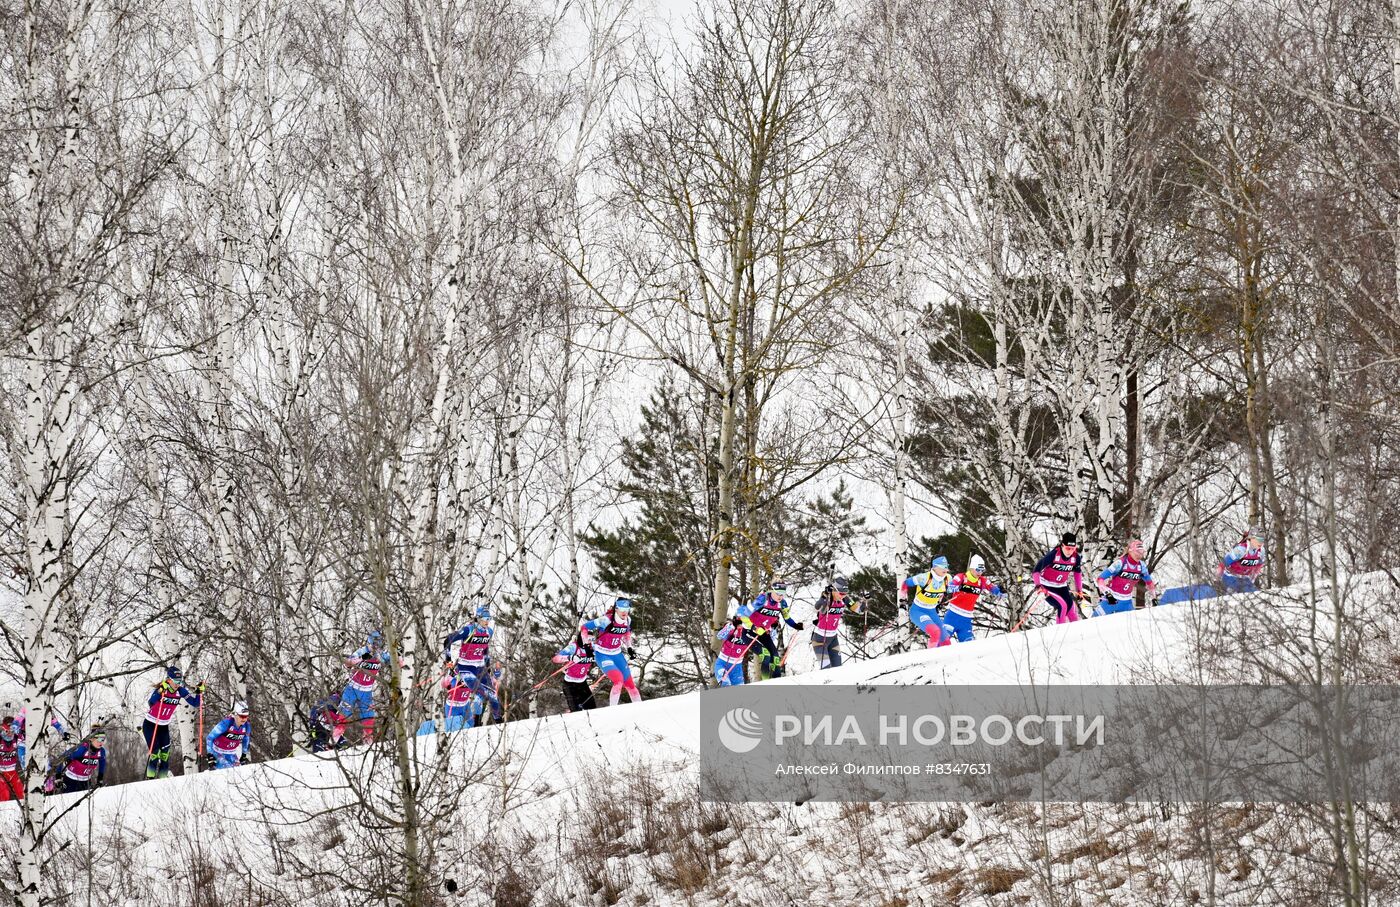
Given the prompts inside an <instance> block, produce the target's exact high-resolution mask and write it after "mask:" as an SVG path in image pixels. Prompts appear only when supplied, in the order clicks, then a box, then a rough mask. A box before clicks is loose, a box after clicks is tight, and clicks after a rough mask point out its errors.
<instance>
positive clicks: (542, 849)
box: [64, 578, 1382, 907]
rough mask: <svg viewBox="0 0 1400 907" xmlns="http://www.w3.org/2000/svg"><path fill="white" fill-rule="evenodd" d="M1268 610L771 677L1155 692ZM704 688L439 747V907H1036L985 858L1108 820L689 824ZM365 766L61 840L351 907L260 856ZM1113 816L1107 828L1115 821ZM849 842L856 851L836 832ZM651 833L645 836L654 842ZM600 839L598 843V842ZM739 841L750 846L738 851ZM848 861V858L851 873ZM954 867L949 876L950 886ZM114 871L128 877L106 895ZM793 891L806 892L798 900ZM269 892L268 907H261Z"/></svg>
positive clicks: (124, 808)
mask: <svg viewBox="0 0 1400 907" xmlns="http://www.w3.org/2000/svg"><path fill="white" fill-rule="evenodd" d="M1375 581H1377V582H1380V581H1382V580H1381V578H1377V579H1376V580H1375ZM1284 600H1285V599H1284V598H1280V597H1278V595H1277V594H1274V595H1272V596H1271V595H1270V594H1265V593H1260V594H1256V595H1249V596H1234V597H1231V598H1226V599H1217V600H1213V601H1211V602H1208V603H1203V604H1201V605H1199V606H1197V607H1194V608H1191V607H1171V608H1157V609H1151V610H1146V611H1139V612H1136V613H1132V614H1124V615H1116V616H1112V617H1106V618H1098V619H1093V620H1087V621H1082V622H1079V623H1076V624H1068V625H1064V626H1051V627H1046V628H1042V629H1037V630H1031V631H1025V632H1020V633H1016V634H1011V635H1002V636H996V637H991V638H986V639H979V640H977V641H975V642H971V643H964V644H958V645H954V646H950V647H946V648H942V649H937V650H932V651H917V652H909V653H905V654H899V655H891V656H886V657H882V658H877V659H872V660H870V661H865V662H856V663H852V664H848V665H846V666H843V667H841V668H838V669H832V670H827V671H821V672H809V673H804V674H799V675H797V676H793V677H789V678H784V679H781V680H775V681H769V682H768V683H770V684H772V685H774V686H775V687H782V686H792V685H808V684H854V683H870V684H903V685H918V684H1009V683H1021V684H1045V683H1051V684H1057V683H1058V684H1065V683H1072V684H1101V683H1133V682H1145V681H1149V680H1151V681H1160V680H1164V679H1167V678H1168V676H1169V675H1170V673H1171V670H1172V669H1173V668H1176V667H1181V666H1184V665H1186V663H1187V662H1188V661H1190V659H1189V657H1188V653H1189V652H1191V651H1193V647H1194V646H1195V644H1196V642H1197V641H1199V640H1200V639H1201V638H1202V637H1203V636H1205V635H1209V634H1214V633H1218V628H1219V627H1220V626H1221V625H1222V624H1229V623H1233V622H1234V621H1235V620H1236V619H1237V618H1243V617H1244V616H1246V615H1251V614H1255V613H1257V612H1259V611H1260V610H1263V609H1270V608H1272V609H1277V608H1278V607H1279V606H1280V603H1281V602H1283V601H1284ZM1288 600H1289V601H1293V600H1294V599H1288ZM1176 679H1182V675H1180V674H1177V675H1176ZM705 695H714V694H713V693H709V692H697V693H692V694H687V695H683V696H675V697H670V698H665V699H658V700H651V701H646V702H642V703H638V704H628V705H624V706H622V707H619V708H602V709H599V710H597V711H593V712H588V713H582V714H576V715H567V716H553V717H549V718H544V719H539V720H535V721H517V722H513V723H511V724H509V725H506V726H503V727H502V726H493V727H487V728H482V729H477V730H472V731H467V732H463V733H461V734H457V735H453V737H454V738H456V739H454V740H453V742H452V745H453V747H454V748H455V749H456V751H455V752H454V754H453V758H454V759H455V760H457V763H456V764H457V765H458V766H460V772H461V773H462V774H465V773H466V772H468V768H467V766H476V767H478V771H477V773H476V774H475V775H474V776H473V777H474V780H473V781H472V782H471V783H470V784H468V785H467V786H466V787H465V789H464V794H465V803H467V804H470V805H466V806H464V807H463V810H462V813H463V820H464V821H463V824H462V826H461V828H460V830H459V831H458V832H456V833H455V834H456V835H460V836H461V837H460V840H453V841H451V842H448V843H450V844H451V847H452V848H454V849H453V852H454V853H456V854H458V856H457V857H456V858H455V859H454V861H453V862H454V865H455V869H454V870H453V871H450V872H449V873H448V877H450V878H452V879H453V887H455V888H456V889H457V890H456V891H455V893H454V894H452V895H451V896H449V897H448V899H447V900H446V901H445V903H454V904H455V903H462V904H476V903H482V904H486V903H496V904H511V903H519V904H525V903H531V904H553V903H559V904H563V903H576V904H589V903H627V904H709V903H715V904H718V903H724V902H726V901H727V900H731V899H732V898H733V897H734V896H739V897H750V896H759V897H762V898H764V899H765V900H766V901H767V902H769V903H772V902H773V901H772V898H771V894H772V886H774V885H778V886H779V887H780V889H781V890H783V891H786V892H787V894H786V895H784V896H783V898H780V899H779V900H778V903H787V902H788V900H789V898H790V899H791V900H792V902H793V903H803V904H813V903H818V904H820V903H833V904H835V903H854V902H857V901H856V900H853V899H855V898H858V899H859V902H860V903H867V902H869V903H883V904H889V905H900V904H906V905H907V904H914V903H961V902H963V901H964V900H966V901H967V902H968V903H972V902H977V903H989V902H991V901H989V900H988V899H994V900H995V899H996V898H999V897H1005V898H1009V899H1010V900H1007V901H1006V903H1026V902H1028V901H1027V900H1025V899H1026V898H1027V897H1029V898H1031V900H1032V901H1035V902H1039V900H1040V899H1039V898H1037V897H1034V895H1033V894H1031V893H1029V888H1028V886H1030V887H1033V886H1034V884H1035V882H1036V880H1035V878H1034V873H1033V872H1032V871H1031V870H1028V869H1026V868H1024V867H1020V866H1016V865H1003V864H1005V862H1006V861H1005V860H1004V859H1002V860H1001V862H1000V863H995V865H994V866H993V868H994V869H996V870H997V872H992V870H991V869H989V868H988V866H989V865H991V864H989V862H988V861H989V860H991V857H989V856H988V854H989V853H992V852H993V851H995V853H998V854H1001V853H1003V851H1005V852H1006V853H1011V854H1015V853H1018V852H1019V851H1018V848H1017V847H1016V846H1014V844H1013V843H1010V842H1013V839H1015V836H1016V834H1018V833H1030V832H1032V831H1034V832H1035V833H1036V834H1041V835H1042V841H1041V844H1039V845H1037V846H1042V847H1050V846H1056V847H1060V848H1061V849H1064V850H1065V852H1066V853H1069V854H1070V855H1071V857H1073V853H1074V848H1075V847H1077V846H1080V845H1079V844H1076V843H1075V842H1081V841H1082V839H1083V838H1084V837H1085V836H1086V835H1087V836H1088V837H1089V838H1094V839H1102V838H1103V835H1102V834H1100V829H1099V828H1098V826H1097V825H1095V824H1094V823H1096V822H1100V821H1107V820H1106V819H1102V820H1101V819H1092V818H1091V817H1092V814H1093V812H1094V811H1093V810H1092V809H1090V808H1086V807H1073V808H1069V807H1067V808H1066V811H1065V812H1064V813H1063V814H1061V815H1060V816H1059V817H1058V818H1056V819H1054V820H1053V821H1052V819H1051V817H1050V816H1028V815H1024V814H1021V813H1020V812H1018V809H1023V808H1011V807H1008V808H1005V809H1002V810H1000V811H995V810H992V811H989V810H988V809H982V808H977V809H974V808H972V807H967V808H962V807H942V808H940V807H937V806H931V805H921V806H914V805H909V806H907V807H905V806H899V805H889V806H880V807H878V808H875V809H872V808H869V807H865V806H864V805H863V804H858V805H855V806H852V805H844V806H843V805H837V804H809V805H807V806H805V807H795V806H784V805H779V804H753V805H751V806H750V805H744V806H742V807H737V808H736V807H728V808H725V809H721V808H719V807H716V808H714V809H713V810H709V811H707V808H705V807H701V806H697V805H696V804H695V802H694V801H695V797H694V791H695V788H696V784H697V778H696V770H695V762H696V755H697V748H698V742H699V737H700V722H699V714H698V711H699V704H700V701H701V697H702V696H705ZM362 757H363V753H360V754H356V752H355V751H354V750H350V751H345V752H343V753H342V755H341V759H342V764H341V765H339V766H338V765H337V764H336V762H335V760H334V759H327V758H322V757H317V756H302V757H295V758H292V759H285V760H279V761H276V762H270V763H264V764H260V765H256V766H250V767H247V768H243V769H238V770H234V771H229V772H222V773H214V774H212V775H210V774H202V775H199V776H197V777H194V778H189V779H183V778H176V779H169V780H165V781H161V782H147V783H138V784H130V785H125V786H121V787H115V788H111V789H106V790H101V791H99V792H98V793H97V794H96V795H95V796H94V797H92V798H90V800H89V804H90V805H91V811H89V809H88V804H83V805H79V806H77V808H76V809H74V810H73V811H72V812H71V813H70V814H69V815H68V817H67V819H66V820H65V822H66V826H65V828H66V831H67V833H68V834H71V835H72V836H73V837H74V839H75V840H76V841H77V842H79V843H80V844H81V843H82V842H83V839H84V836H87V835H93V834H94V831H93V830H94V829H95V830H96V831H95V835H96V839H101V838H102V836H103V834H104V832H106V831H109V830H110V831H112V832H115V831H116V830H118V829H120V839H121V841H122V842H124V844H125V847H124V848H122V849H121V850H122V851H123V852H122V853H121V856H120V857H113V858H112V860H113V863H112V865H110V866H104V864H103V863H102V861H101V860H100V859H99V860H96V861H94V862H92V863H89V864H88V871H89V872H90V874H91V878H92V885H93V887H94V889H95V890H96V891H98V892H99V893H100V894H101V896H102V897H103V898H104V899H105V902H106V903H108V904H111V905H113V907H120V905H125V904H133V905H135V904H143V903H150V901H149V900H147V897H148V893H149V891H151V890H153V889H152V888H150V887H148V886H165V887H168V888H169V889H171V890H181V888H180V886H181V885H184V884H186V883H185V882H182V881H177V882H174V883H171V882H167V881H166V880H165V869H164V868H165V867H171V866H182V865H193V864H192V860H193V859H194V858H195V857H196V856H197V857H198V858H199V859H202V860H205V861H206V862H208V863H210V864H212V865H214V866H223V867H236V871H237V872H238V873H239V874H240V875H243V874H245V873H246V876H244V878H245V879H246V880H248V882H249V884H251V885H252V886H253V888H254V889H259V890H265V891H266V892H267V899H266V900H247V901H237V902H235V901H228V902H227V903H247V904H261V903H266V904H273V903H284V902H285V903H299V902H304V903H326V904H338V903H356V902H364V901H357V900H356V899H346V898H344V896H337V895H335V894H334V892H332V891H330V890H328V889H327V888H326V886H325V883H324V880H322V881H321V882H315V883H311V882H305V881H304V880H299V879H298V877H297V873H296V871H295V870H294V869H293V868H289V867H288V866H287V865H286V864H285V861H284V860H282V859H281V858H278V857H276V855H275V850H276V849H275V848H271V847H270V846H269V842H270V840H272V839H273V838H276V839H277V840H278V841H279V842H280V845H281V846H282V848H283V850H284V851H285V850H286V848H287V847H288V846H290V847H291V848H292V849H293V850H295V849H296V848H298V847H300V848H303V849H309V848H312V847H313V846H319V847H320V849H321V850H322V851H323V853H324V857H323V859H329V860H334V859H336V854H335V848H334V847H333V846H331V847H327V846H326V838H327V836H330V838H331V839H332V841H333V839H334V838H335V837H337V836H339V835H341V834H344V833H345V832H344V830H343V829H340V830H334V829H333V826H332V822H331V820H329V819H325V820H322V821H319V822H318V821H316V820H314V818H313V816H314V814H315V813H317V812H318V811H319V810H320V808H324V807H329V806H333V805H336V804H343V803H344V802H345V801H346V799H347V796H348V795H347V793H346V789H345V785H344V781H343V778H344V774H343V772H344V771H350V772H354V771H357V770H359V769H358V768H357V767H356V765H357V762H359V761H361V760H362ZM737 758H739V757H736V759H737ZM481 767H485V769H484V770H481ZM736 770H741V766H739V765H736ZM64 799H66V798H64ZM658 810H659V812H658ZM992 813H995V815H993V814H992ZM1017 815H1021V818H1020V819H1017V818H1016V816H1017ZM1115 815H1118V816H1120V817H1121V816H1122V815H1123V811H1122V810H1121V809H1120V810H1119V811H1118V812H1117V813H1115ZM1119 821H1121V819H1120V820H1119ZM1085 823H1090V825H1089V826H1086V825H1085ZM1052 826H1053V828H1054V829H1055V831H1054V834H1056V835H1060V836H1061V838H1062V840H1060V843H1058V844H1054V845H1052V844H1050V843H1047V842H1050V840H1051V838H1050V837H1047V835H1049V834H1050V832H1048V831H1047V830H1046V829H1047V828H1050V827H1052ZM1090 826H1092V827H1090ZM950 828H951V830H950ZM919 830H923V831H919ZM857 831H859V834H860V835H862V840H861V841H860V842H859V843H855V842H853V841H852V840H851V838H850V836H851V835H852V834H855V833H856V832H857ZM349 834H350V835H351V837H352V838H353V837H354V836H355V834H356V833H355V831H354V830H353V829H352V830H351V831H350V832H349ZM920 834H922V837H920ZM658 836H660V837H661V838H662V839H663V840H661V841H660V842H658V841H657V840H656V838H657V837H658ZM609 837H611V838H614V839H616V840H615V841H614V842H613V844H615V845H616V846H615V847H614V846H613V845H612V844H609V843H608V840H607V839H608V838H609ZM667 838H670V840H669V841H667V840H665V839H667ZM756 840H757V841H762V842H763V843H762V844H761V845H759V846H757V847H755V843H754V842H755V841H756ZM1057 840H1059V839H1057ZM989 841H990V842H993V843H994V844H995V847H993V845H992V844H988V843H987V842H989ZM190 842H195V844H197V845H198V846H197V847H195V844H191V843H190ZM288 842H291V843H290V844H288ZM356 843H364V842H363V841H357V842H356ZM984 845H985V847H984ZM94 846H96V845H94ZM1027 846H1029V845H1027ZM1008 847H1009V850H1006V848H1008ZM191 848H193V849H194V850H199V851H200V853H199V854H193V853H192V852H191ZM987 848H991V850H987ZM853 850H854V851H858V852H859V853H858V856H859V858H858V859H852V858H851V856H852V851H853ZM984 851H985V852H984ZM502 854H504V856H502ZM818 857H819V858H818ZM1081 857H1083V858H1085V859H1084V860H1081V859H1080V858H1081ZM1085 861H1087V863H1088V864H1093V865H1094V866H1095V867H1102V866H1104V865H1108V863H1107V862H1106V859H1105V857H1104V856H1103V855H1102V854H1100V855H1098V856H1097V857H1096V856H1095V855H1094V854H1093V853H1086V854H1081V855H1080V856H1079V857H1073V858H1072V859H1069V860H1068V863H1067V864H1066V865H1065V871H1066V873H1067V876H1066V879H1065V880H1064V884H1066V885H1069V886H1071V887H1078V886H1083V885H1086V884H1087V885H1088V886H1089V888H1088V890H1089V891H1092V890H1093V886H1094V884H1095V883H1094V882H1093V881H1092V880H1091V881H1089V882H1085V881H1084V879H1082V878H1079V876H1078V875H1077V874H1076V873H1079V872H1080V871H1079V870H1078V869H1076V868H1075V867H1076V866H1080V865H1083V864H1084V862H1085ZM940 862H942V863H944V864H945V865H943V866H939V865H937V864H938V863H940ZM993 862H995V861H993ZM1109 862H1111V861H1109ZM117 863H119V864H120V865H117ZM1047 865H1048V861H1047ZM952 868H956V869H957V870H958V871H957V872H956V873H954V874H953V875H946V873H947V872H948V871H949V869H952ZM1170 868H1171V867H1170V866H1169V867H1167V868H1166V869H1164V870H1163V872H1162V873H1158V874H1157V875H1156V876H1154V878H1157V880H1158V883H1159V884H1162V883H1161V882H1160V880H1161V877H1162V875H1163V874H1165V875H1166V876H1171V872H1170ZM1130 869H1131V867H1130ZM118 870H120V871H119V872H118ZM989 873H991V874H990V875H989ZM997 873H1000V874H997ZM1183 875H1188V876H1189V875H1191V874H1190V873H1183ZM118 876H120V877H121V878H124V879H126V881H124V882H121V883H120V884H117V883H115V882H113V878H116V877H118ZM504 877H509V878H511V879H514V880H515V884H514V887H510V888H509V890H504V889H501V888H500V887H499V884H498V883H499V882H500V880H501V879H502V878H504ZM1125 878H1126V879H1127V880H1128V881H1127V882H1119V885H1118V886H1114V887H1115V888H1116V887H1119V886H1121V885H1122V884H1129V888H1131V881H1132V880H1133V879H1134V878H1136V876H1134V875H1133V873H1132V872H1131V871H1128V872H1127V875H1126V877H1125ZM133 880H135V881H133ZM522 880H524V881H522ZM1050 881H1051V882H1053V883H1054V884H1059V883H1058V882H1055V880H1054V879H1051V880H1050ZM1042 882H1043V880H1042ZM190 884H193V883H190ZM796 889H801V890H804V891H807V892H808V893H807V894H806V895H805V896H804V897H798V896H797V895H798V894H799V892H798V890H796ZM862 892H863V893H862ZM871 892H877V893H878V897H876V896H875V895H872V894H871ZM191 895H193V890H192V889H191ZM963 895H966V898H965V897H963ZM974 896H975V897H974ZM283 897H285V901H284V900H280V899H279V898H283ZM337 897H341V898H342V899H340V900H337ZM1018 899H1019V900H1018ZM168 902H170V903H180V902H182V901H181V900H180V898H179V897H176V898H175V899H174V900H169V901H168ZM191 902H193V901H191ZM998 902H1000V901H998ZM1115 902H1117V901H1115ZM207 903H211V904H220V903H225V902H220V901H208V902H207Z"/></svg>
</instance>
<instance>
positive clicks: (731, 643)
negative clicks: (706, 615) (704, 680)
mask: <svg viewBox="0 0 1400 907" xmlns="http://www.w3.org/2000/svg"><path fill="white" fill-rule="evenodd" d="M715 636H716V638H718V639H722V640H724V645H723V646H721V647H720V650H719V654H718V655H716V656H715V680H718V681H719V685H720V686H722V687H737V686H740V685H742V684H743V682H744V656H746V655H748V654H749V649H751V648H753V644H754V641H755V640H757V639H758V635H757V634H756V633H754V631H753V628H752V627H750V626H747V625H746V624H745V623H744V619H743V618H741V617H739V616H738V615H737V614H736V615H735V616H734V617H731V618H730V619H729V623H727V624H725V625H724V626H723V627H720V630H719V633H717V634H715Z"/></svg>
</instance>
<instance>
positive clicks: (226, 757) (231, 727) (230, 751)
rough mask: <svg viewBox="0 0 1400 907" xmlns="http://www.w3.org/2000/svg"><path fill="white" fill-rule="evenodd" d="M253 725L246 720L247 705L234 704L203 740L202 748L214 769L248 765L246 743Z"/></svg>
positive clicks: (243, 703)
mask: <svg viewBox="0 0 1400 907" xmlns="http://www.w3.org/2000/svg"><path fill="white" fill-rule="evenodd" d="M252 732H253V725H252V723H251V722H250V721H249V720H248V703H246V702H235V703H234V704H233V709H232V710H231V711H229V713H228V717H226V718H224V720H223V721H220V722H219V723H218V724H216V725H215V726H214V729H213V730H212V731H210V732H209V734H208V736H206V737H205V738H204V746H205V748H206V749H207V750H208V751H209V758H210V760H211V761H213V763H214V768H233V767H234V766H236V765H247V764H248V743H249V738H250V736H251V735H252Z"/></svg>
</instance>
